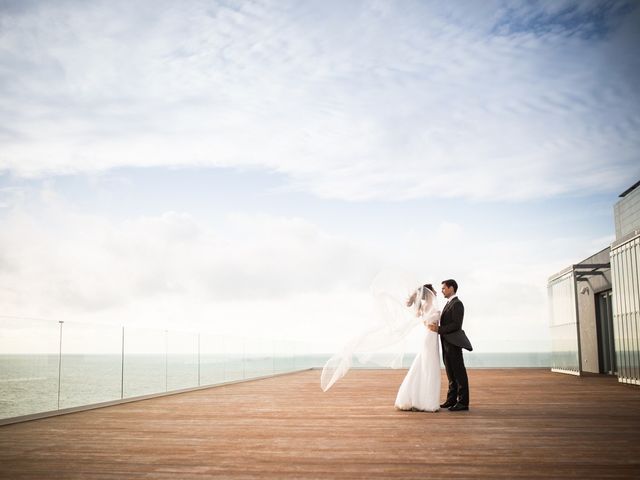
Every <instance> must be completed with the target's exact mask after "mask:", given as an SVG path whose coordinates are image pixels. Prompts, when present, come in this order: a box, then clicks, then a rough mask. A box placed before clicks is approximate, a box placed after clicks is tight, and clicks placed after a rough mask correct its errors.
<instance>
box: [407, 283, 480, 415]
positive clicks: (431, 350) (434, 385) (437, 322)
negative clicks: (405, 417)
mask: <svg viewBox="0 0 640 480" xmlns="http://www.w3.org/2000/svg"><path fill="white" fill-rule="evenodd" d="M457 291H458V283H457V282H456V281H455V280H452V279H449V280H445V281H443V282H442V294H443V295H444V297H445V298H446V299H447V304H446V305H445V307H444V308H443V309H442V312H440V311H439V310H438V306H437V303H436V291H435V290H434V288H433V286H432V285H431V284H426V285H423V286H422V287H420V288H418V289H417V290H416V291H415V292H414V293H413V294H412V295H411V296H410V297H409V299H408V300H407V302H406V305H407V307H411V308H413V309H414V311H415V316H416V317H419V318H420V319H421V320H422V323H423V324H424V326H425V327H426V334H425V336H424V338H423V340H422V345H421V348H420V351H419V352H418V354H417V356H416V357H415V359H414V361H413V363H412V364H411V367H410V368H409V371H408V373H407V375H406V377H405V378H404V380H403V381H402V384H401V385H400V389H399V390H398V395H397V397H396V401H395V407H396V408H397V409H399V410H414V411H416V410H417V411H426V412H437V411H438V410H439V409H440V408H448V409H449V410H450V411H453V412H457V411H463V410H469V381H468V378H467V371H466V369H465V366H464V359H463V357H462V349H463V348H464V349H466V350H469V351H471V350H472V347H471V343H470V342H469V339H468V338H467V336H466V335H465V333H464V330H462V321H463V318H464V305H463V304H462V302H461V301H460V299H459V298H458V296H457ZM438 335H439V336H440V343H441V344H442V358H443V361H444V367H445V370H446V372H447V378H448V380H449V387H448V390H447V399H446V400H445V402H444V403H443V404H440V401H439V398H440V358H439V352H438Z"/></svg>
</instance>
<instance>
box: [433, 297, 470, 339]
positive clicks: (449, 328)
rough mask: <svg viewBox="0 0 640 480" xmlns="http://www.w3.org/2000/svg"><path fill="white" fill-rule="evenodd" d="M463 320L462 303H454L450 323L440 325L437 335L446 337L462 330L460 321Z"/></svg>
mask: <svg viewBox="0 0 640 480" xmlns="http://www.w3.org/2000/svg"><path fill="white" fill-rule="evenodd" d="M463 318H464V305H463V304H462V302H456V303H455V304H454V305H453V306H452V307H451V321H450V322H447V324H446V325H440V326H439V327H438V333H439V334H440V335H446V334H447V333H453V332H456V331H458V330H460V329H461V328H462V319H463Z"/></svg>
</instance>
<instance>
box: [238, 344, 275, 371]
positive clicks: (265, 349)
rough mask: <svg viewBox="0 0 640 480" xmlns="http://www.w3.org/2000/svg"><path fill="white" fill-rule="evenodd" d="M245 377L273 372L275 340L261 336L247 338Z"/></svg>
mask: <svg viewBox="0 0 640 480" xmlns="http://www.w3.org/2000/svg"><path fill="white" fill-rule="evenodd" d="M244 360H245V372H244V378H257V377H264V376H266V375H272V374H273V342H271V341H270V340H264V339H259V338H247V339H246V340H245V354H244Z"/></svg>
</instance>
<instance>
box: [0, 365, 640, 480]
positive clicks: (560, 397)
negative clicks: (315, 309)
mask: <svg viewBox="0 0 640 480" xmlns="http://www.w3.org/2000/svg"><path fill="white" fill-rule="evenodd" d="M404 373H405V372H404V371H399V370H358V371H351V372H350V373H349V374H348V376H347V377H346V378H345V379H343V380H342V381H340V382H338V384H336V385H335V386H334V387H333V388H332V389H331V390H330V391H329V392H327V393H323V392H322V391H321V390H320V387H319V377H320V373H319V371H317V370H314V371H308V372H302V373H297V374H293V375H288V376H282V377H276V378H271V379H266V380H259V381H252V382H246V383H241V384H235V385H227V386H223V387H216V388H211V389H207V390H200V391H195V392H190V393H184V394H180V395H174V396H168V397H161V398H154V399H150V400H144V401H140V402H135V403H129V404H123V405H117V406H112V407H106V408H101V409H98V410H93V411H85V412H79V413H73V414H69V415H64V416H59V417H53V418H46V419H40V420H34V421H31V422H26V423H22V424H14V425H5V426H2V427H0V478H2V479H5V478H6V479H32V478H33V479H36V478H37V479H40V478H65V479H66V478H69V479H73V478H82V479H101V480H104V479H122V478H134V479H135V478H155V479H169V478H171V479H176V478H179V479H202V478H247V479H249V478H273V479H284V478H367V479H370V478H420V479H424V478H445V477H446V478H492V479H494V478H509V479H514V478H597V479H606V478H640V429H639V428H638V427H639V426H640V390H638V387H634V386H630V385H623V384H620V383H618V382H617V381H616V379H615V378H611V377H600V376H593V377H572V376H567V375H561V374H554V373H551V372H549V371H547V370H538V369H502V370H493V369H487V370H483V369H472V370H469V378H470V385H471V410H470V411H469V412H457V413H452V412H448V411H442V412H438V413H422V412H400V411H396V410H395V409H394V408H393V401H394V399H395V394H396V391H397V388H398V386H399V384H400V382H401V381H402V378H403V375H404ZM443 380H446V379H445V378H444V377H443ZM445 385H446V381H443V389H444V387H445ZM443 396H444V391H443Z"/></svg>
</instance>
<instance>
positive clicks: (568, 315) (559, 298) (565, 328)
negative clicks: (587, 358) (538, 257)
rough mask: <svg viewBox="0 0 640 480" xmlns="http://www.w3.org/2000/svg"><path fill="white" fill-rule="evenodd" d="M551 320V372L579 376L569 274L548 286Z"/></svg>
mask: <svg viewBox="0 0 640 480" xmlns="http://www.w3.org/2000/svg"><path fill="white" fill-rule="evenodd" d="M548 295H549V307H550V317H551V348H552V355H551V366H552V368H556V369H561V370H568V371H574V372H579V371H580V361H579V356H578V322H577V315H576V305H575V282H574V276H573V272H569V273H567V274H565V275H563V276H561V277H559V278H556V279H553V280H552V281H550V282H549V286H548Z"/></svg>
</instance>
